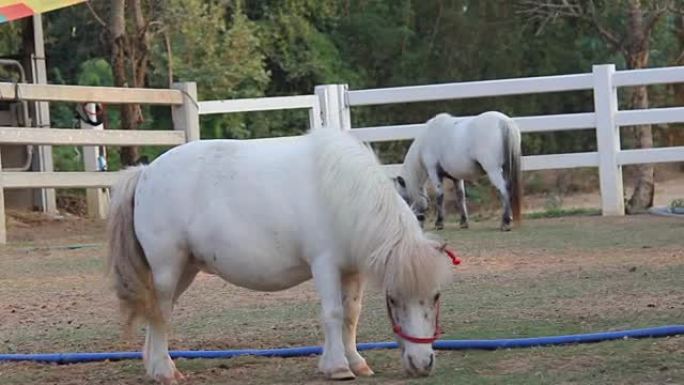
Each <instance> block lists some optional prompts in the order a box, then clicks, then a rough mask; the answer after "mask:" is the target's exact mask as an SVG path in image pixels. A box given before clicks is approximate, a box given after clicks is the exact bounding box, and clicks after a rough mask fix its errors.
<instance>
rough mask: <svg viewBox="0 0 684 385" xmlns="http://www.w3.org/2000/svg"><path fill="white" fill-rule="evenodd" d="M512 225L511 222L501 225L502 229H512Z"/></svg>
mask: <svg viewBox="0 0 684 385" xmlns="http://www.w3.org/2000/svg"><path fill="white" fill-rule="evenodd" d="M511 229H512V227H511V225H510V224H508V225H507V224H503V225H501V231H511Z"/></svg>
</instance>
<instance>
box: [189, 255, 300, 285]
mask: <svg viewBox="0 0 684 385" xmlns="http://www.w3.org/2000/svg"><path fill="white" fill-rule="evenodd" d="M254 257H255V256H254V255H244V256H240V255H230V256H225V258H222V257H218V258H217V261H212V262H204V261H201V262H198V265H199V267H200V269H202V270H203V271H205V272H208V273H211V274H216V275H218V276H219V277H221V278H223V279H224V280H226V281H228V282H230V283H232V284H233V285H237V286H241V287H244V288H247V289H251V290H259V291H278V290H285V289H288V288H291V287H293V286H296V285H298V284H300V283H302V282H304V281H307V280H309V279H311V268H310V267H309V265H308V264H305V263H301V264H284V263H278V261H271V262H272V263H268V264H255V263H254ZM257 259H259V258H258V257H257ZM257 265H258V266H257Z"/></svg>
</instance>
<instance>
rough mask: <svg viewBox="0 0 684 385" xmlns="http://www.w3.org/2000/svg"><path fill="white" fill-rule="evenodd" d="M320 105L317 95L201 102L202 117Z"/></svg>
mask: <svg viewBox="0 0 684 385" xmlns="http://www.w3.org/2000/svg"><path fill="white" fill-rule="evenodd" d="M316 103H318V100H317V99H316V96H315V95H296V96H273V97H266V98H250V99H226V100H210V101H204V102H199V113H200V115H209V114H224V113H233V112H246V111H270V110H288V109H296V108H313V106H314V105H315V104H316Z"/></svg>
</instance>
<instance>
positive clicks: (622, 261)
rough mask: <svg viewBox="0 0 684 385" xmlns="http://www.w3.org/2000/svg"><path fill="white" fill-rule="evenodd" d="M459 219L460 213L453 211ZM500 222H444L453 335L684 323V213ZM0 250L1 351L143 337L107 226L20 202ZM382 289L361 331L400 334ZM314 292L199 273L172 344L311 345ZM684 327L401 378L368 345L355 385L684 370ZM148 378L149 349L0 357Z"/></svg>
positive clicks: (253, 368) (371, 296) (46, 369)
mask: <svg viewBox="0 0 684 385" xmlns="http://www.w3.org/2000/svg"><path fill="white" fill-rule="evenodd" d="M454 219H455V218H454ZM496 227H497V223H496V221H482V222H475V223H473V225H472V228H471V229H469V230H460V229H458V226H457V224H455V223H453V222H452V223H448V224H447V228H446V230H445V231H443V232H441V233H440V235H441V236H442V237H444V238H445V239H447V240H448V241H449V242H450V244H451V245H453V247H454V248H456V249H457V250H458V251H459V253H460V254H461V256H462V257H463V259H464V263H463V265H462V266H460V267H459V268H458V269H457V271H456V272H457V279H456V281H455V282H454V283H453V284H451V285H450V286H449V287H448V288H447V290H446V291H445V293H444V295H443V303H442V318H443V319H442V326H443V328H444V330H445V336H444V338H448V339H451V338H456V339H470V338H513V337H527V336H541V335H558V334H564V333H581V332H593V331H602V330H616V329H623V328H636V327H646V326H657V325H665V324H676V323H679V324H681V323H682V322H683V321H684V281H683V280H682V277H684V220H681V219H678V218H662V217H655V216H649V215H643V216H633V217H624V218H602V217H576V218H557V219H538V220H530V221H527V222H525V223H524V225H523V226H522V227H520V228H517V229H515V230H514V231H513V232H511V233H501V232H499V231H497V230H496ZM9 236H10V244H9V245H8V246H5V247H0V288H1V293H2V295H0V320H1V322H0V353H18V352H21V353H32V352H75V351H131V350H139V349H140V347H141V343H142V338H143V337H142V336H143V334H142V331H139V333H138V334H137V335H136V336H134V338H133V339H132V340H122V339H121V338H120V329H119V319H118V313H117V303H116V301H115V299H114V296H113V294H112V293H111V291H110V290H109V288H108V283H107V282H106V280H105V279H104V276H103V272H102V270H103V266H102V261H103V256H104V253H105V248H104V242H105V238H104V223H103V222H101V221H94V220H85V219H80V218H76V217H71V216H67V217H65V218H63V219H60V220H51V219H46V218H45V217H43V216H41V215H38V214H31V213H17V212H15V213H12V215H11V220H10V221H9ZM382 301H383V299H382V296H381V295H380V294H379V292H378V290H377V289H374V288H371V289H370V290H369V292H368V293H367V295H366V296H365V309H364V313H363V315H362V318H361V325H360V330H359V341H363V342H365V341H385V340H388V339H391V338H392V336H391V331H390V328H389V326H388V322H387V320H386V316H385V314H384V309H383V306H382V304H383V302H382ZM321 338H322V334H321V331H320V327H319V325H318V307H317V297H316V293H315V291H314V290H313V286H312V284H311V283H310V282H309V283H305V284H302V285H300V286H298V287H295V288H293V289H290V290H286V291H282V292H277V293H259V292H253V291H249V290H245V289H240V288H237V287H234V286H232V285H230V284H227V283H225V282H223V281H222V280H220V279H219V278H216V277H214V276H210V275H206V274H200V275H199V276H198V278H197V280H196V281H195V283H194V284H193V286H192V287H191V288H190V290H189V291H188V292H187V293H186V294H185V295H184V296H183V297H182V298H181V299H180V301H179V304H178V305H177V307H176V309H175V310H174V330H173V336H172V339H171V348H172V349H178V350H180V349H233V348H247V347H253V348H273V347H286V346H302V345H317V344H319V343H320V341H321ZM683 338H684V337H673V338H667V339H660V340H642V341H617V342H610V343H602V344H596V345H581V346H572V347H558V348H545V349H527V350H515V351H510V350H504V351H497V352H460V351H459V352H440V354H439V357H440V358H439V360H440V361H439V362H441V364H438V365H439V366H438V369H437V370H436V373H435V374H434V376H432V377H429V378H427V379H420V380H407V379H406V378H405V377H404V375H403V373H402V371H401V368H400V363H399V360H398V358H397V357H396V352H395V351H376V352H369V353H368V354H366V355H367V357H368V359H369V363H370V364H371V366H372V367H373V368H374V369H375V370H376V372H377V375H376V376H375V377H374V378H372V379H360V380H357V382H361V383H397V384H398V383H402V384H403V383H414V382H415V383H423V384H432V383H435V384H451V383H454V381H455V379H458V380H459V381H458V382H459V383H473V384H493V383H509V384H518V383H519V384H531V383H544V384H546V383H553V384H555V383H563V384H586V383H597V384H598V383H601V384H607V383H615V384H637V383H639V384H641V383H644V384H646V383H652V384H681V383H684V339H683ZM178 366H179V368H180V369H181V370H182V371H184V372H185V373H186V374H188V377H189V379H188V383H189V384H205V383H206V384H210V383H211V384H213V383H250V384H251V383H253V384H268V383H309V384H312V383H325V382H324V381H323V380H322V378H321V377H320V375H318V374H317V373H316V371H315V367H316V358H315V357H305V358H295V359H262V358H249V357H244V358H239V359H233V360H180V361H179V362H178ZM26 383H49V384H53V383H54V384H79V385H80V384H89V383H97V384H123V383H126V384H130V383H144V384H151V383H152V382H151V381H149V380H148V379H146V378H145V376H144V369H143V367H142V364H141V363H140V362H139V361H124V362H104V363H92V364H77V365H66V366H54V365H45V364H35V363H20V364H16V363H15V364H6V363H5V364H0V384H26Z"/></svg>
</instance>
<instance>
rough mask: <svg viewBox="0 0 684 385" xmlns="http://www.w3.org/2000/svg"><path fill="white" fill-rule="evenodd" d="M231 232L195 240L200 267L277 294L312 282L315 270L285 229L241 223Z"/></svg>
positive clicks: (193, 246)
mask: <svg viewBox="0 0 684 385" xmlns="http://www.w3.org/2000/svg"><path fill="white" fill-rule="evenodd" d="M237 223H238V224H239V225H236V226H232V227H231V228H223V229H222V230H220V229H221V227H214V229H215V230H214V231H210V232H207V233H204V234H203V235H201V236H197V237H196V238H194V240H193V242H191V245H192V254H193V256H194V258H195V261H196V262H197V263H198V265H199V267H200V268H201V269H202V270H204V271H206V272H209V273H212V274H216V275H218V276H220V277H222V278H223V279H225V280H226V281H228V282H230V283H232V284H234V285H238V286H242V287H245V288H248V289H253V290H262V291H277V290H284V289H287V288H290V287H292V286H295V285H298V284H300V283H302V282H304V281H306V280H308V279H310V278H311V268H310V266H309V262H308V259H307V258H305V256H304V250H303V247H302V245H301V243H300V242H298V240H297V238H296V237H295V236H294V235H293V234H290V233H289V232H286V231H283V230H282V229H278V228H274V227H269V228H259V227H258V226H255V225H254V224H250V223H249V222H248V221H238V222H237Z"/></svg>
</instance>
